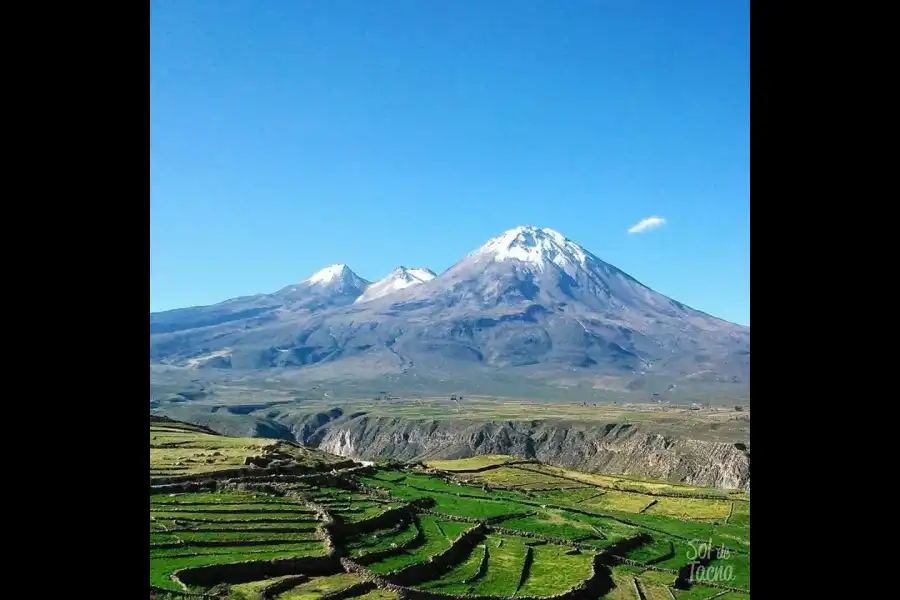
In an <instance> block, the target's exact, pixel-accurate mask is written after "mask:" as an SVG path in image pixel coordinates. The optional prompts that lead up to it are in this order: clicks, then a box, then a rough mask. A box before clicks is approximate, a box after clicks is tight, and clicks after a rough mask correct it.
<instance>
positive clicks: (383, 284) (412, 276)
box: [355, 267, 436, 304]
mask: <svg viewBox="0 0 900 600" xmlns="http://www.w3.org/2000/svg"><path fill="white" fill-rule="evenodd" d="M435 277H436V275H435V274H434V271H431V270H430V269H420V268H413V269H407V268H406V267H397V268H396V269H394V270H393V271H391V273H390V275H388V276H387V277H385V278H384V279H381V280H380V281H376V282H375V283H373V284H372V285H370V286H369V287H367V288H366V291H365V292H364V293H363V294H362V296H360V297H359V298H357V299H356V302H355V304H359V303H361V302H368V301H370V300H374V299H376V298H381V297H383V296H387V295H388V294H392V293H394V292H397V291H400V290H402V289H406V288H408V287H411V286H414V285H421V284H423V283H425V282H427V281H431V280H432V279H434V278H435Z"/></svg>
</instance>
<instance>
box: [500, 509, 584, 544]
mask: <svg viewBox="0 0 900 600" xmlns="http://www.w3.org/2000/svg"><path fill="white" fill-rule="evenodd" d="M497 526H499V527H506V528H507V529H516V530H518V531H525V532H529V533H537V534H540V535H545V536H547V537H554V538H564V539H574V538H580V537H584V536H587V535H594V534H595V533H596V531H595V530H594V529H592V528H591V526H590V524H588V523H586V522H584V521H583V520H580V519H578V518H576V516H575V515H572V514H570V513H565V512H563V511H559V510H540V509H539V510H538V514H537V515H535V516H533V517H520V518H517V519H508V520H505V521H501V522H499V523H497Z"/></svg>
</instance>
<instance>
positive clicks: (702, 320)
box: [150, 227, 750, 390]
mask: <svg viewBox="0 0 900 600" xmlns="http://www.w3.org/2000/svg"><path fill="white" fill-rule="evenodd" d="M150 359H151V363H153V362H156V363H164V364H168V365H174V366H182V367H186V368H215V369H232V370H249V369H272V368H280V367H288V368H291V369H294V370H297V369H301V370H302V372H303V373H305V374H307V376H308V377H310V378H320V379H327V378H333V377H340V378H343V379H353V378H357V379H367V378H373V377H382V376H385V375H387V374H410V373H411V374H413V375H416V374H418V375H420V376H422V377H428V376H433V375H435V374H440V375H441V376H442V377H443V376H445V375H446V376H447V377H457V376H460V377H462V376H466V375H471V376H476V374H478V375H477V376H482V375H483V376H486V377H490V374H491V373H492V372H501V371H502V372H515V371H518V372H520V373H521V375H522V378H523V379H528V378H531V379H537V380H541V381H544V382H546V381H554V382H559V383H560V384H574V383H578V384H581V385H588V386H591V387H606V388H610V389H614V390H634V389H640V388H641V386H642V385H644V382H645V381H646V380H654V381H656V382H657V383H656V385H657V387H658V386H660V385H664V386H669V387H670V388H671V387H674V386H682V387H687V386H692V385H698V384H701V383H703V382H714V383H716V384H717V385H721V384H728V385H733V386H735V388H736V389H737V388H741V389H742V390H746V389H747V387H748V385H749V376H750V330H749V328H748V327H743V326H740V325H736V324H733V323H729V322H726V321H723V320H721V319H717V318H715V317H713V316H711V315H708V314H705V313H702V312H700V311H697V310H695V309H692V308H690V307H688V306H685V305H683V304H681V303H679V302H677V301H675V300H672V299H670V298H667V297H666V296H664V295H662V294H659V293H657V292H655V291H653V290H652V289H650V288H648V287H647V286H645V285H643V284H641V283H640V282H639V281H637V280H636V279H634V278H633V277H631V276H630V275H628V274H626V273H624V272H623V271H621V270H619V269H617V268H616V267H614V266H612V265H610V264H607V263H605V262H603V261H602V260H600V259H599V258H597V257H596V256H594V255H593V254H591V253H590V252H589V251H587V250H586V249H584V248H583V247H582V246H580V245H579V244H577V243H576V242H574V241H572V240H569V239H568V238H566V237H565V236H563V235H562V234H560V233H558V232H556V231H553V230H550V229H539V228H535V227H517V228H514V229H511V230H509V231H507V232H504V233H503V234H502V235H500V236H498V237H496V238H494V239H492V240H490V241H488V242H487V243H486V244H484V245H483V246H481V247H480V248H478V249H476V250H475V251H473V252H471V253H470V254H469V255H468V256H466V257H464V258H463V259H462V260H461V261H459V262H458V263H457V264H455V265H454V266H453V267H451V268H450V269H448V270H447V271H445V272H443V273H441V274H440V275H438V276H433V273H431V272H430V271H427V270H423V269H405V268H402V267H401V268H400V269H397V270H396V271H394V272H393V273H392V274H391V275H389V276H388V277H387V278H385V279H383V280H381V281H379V282H376V283H374V284H371V283H369V282H368V281H366V280H364V279H362V278H361V277H359V276H358V275H356V274H355V273H353V271H351V270H350V269H349V268H348V267H347V266H345V265H335V266H332V267H328V268H327V269H324V270H323V271H320V272H319V273H317V274H316V275H314V276H313V277H311V278H309V279H307V280H306V281H304V282H302V283H300V284H298V285H295V286H289V287H287V288H284V289H283V290H280V291H278V292H276V293H274V294H269V295H259V296H253V297H249V298H239V299H235V300H229V301H227V302H224V303H221V304H218V305H214V306H209V307H197V308H191V309H183V310H179V311H169V312H166V313H157V314H151V315H150ZM511 370H512V371H511ZM663 389H664V388H663Z"/></svg>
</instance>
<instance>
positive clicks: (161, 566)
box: [150, 544, 324, 590]
mask: <svg viewBox="0 0 900 600" xmlns="http://www.w3.org/2000/svg"><path fill="white" fill-rule="evenodd" d="M317 550H318V551H319V552H320V553H324V549H323V548H322V546H321V544H320V545H319V547H318V548H317ZM316 555H317V554H315V553H313V552H310V551H309V550H305V549H303V550H302V549H299V548H283V549H281V550H276V551H269V552H258V553H253V554H250V553H240V552H234V553H229V554H198V555H194V556H170V557H166V556H157V555H154V553H153V552H152V551H151V553H150V585H154V586H156V587H160V588H163V589H168V590H181V589H182V588H181V586H180V585H178V584H177V583H175V582H174V581H173V580H172V579H171V577H170V576H171V575H172V573H174V572H175V571H177V570H179V569H184V568H188V567H199V566H203V565H215V564H227V563H234V562H243V561H247V560H271V559H273V558H291V557H296V556H316Z"/></svg>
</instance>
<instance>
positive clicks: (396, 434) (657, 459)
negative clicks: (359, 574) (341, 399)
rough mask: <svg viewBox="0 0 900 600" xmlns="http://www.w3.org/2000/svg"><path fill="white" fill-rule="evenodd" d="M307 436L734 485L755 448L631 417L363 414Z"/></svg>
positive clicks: (401, 454) (359, 450)
mask: <svg viewBox="0 0 900 600" xmlns="http://www.w3.org/2000/svg"><path fill="white" fill-rule="evenodd" d="M307 441H308V442H312V443H316V445H317V447H318V448H319V449H320V450H323V451H325V452H329V453H331V454H337V455H339V456H346V457H348V458H354V459H362V460H377V459H386V458H393V459H396V460H401V461H413V460H424V459H450V458H467V457H470V456H475V455H479V454H508V455H512V456H519V457H522V458H536V459H537V460H539V461H541V462H543V463H547V464H551V465H556V466H561V467H569V468H572V469H575V470H577V471H584V472H587V473H619V474H628V475H637V476H641V477H649V478H653V479H665V480H671V481H680V482H684V483H689V484H692V485H700V486H704V487H718V488H729V489H749V486H750V453H749V451H748V450H746V449H745V447H743V446H742V445H740V444H738V445H735V444H725V443H719V442H707V441H699V440H683V439H682V440H679V439H673V438H669V437H665V436H662V435H659V434H655V433H650V432H647V431H646V430H644V428H642V427H640V426H635V425H629V424H608V425H594V426H577V425H560V424H551V423H544V422H541V421H537V422H535V421H529V422H522V421H505V422H489V423H482V424H469V423H458V422H456V423H454V422H444V421H403V420H400V419H393V418H390V417H370V416H367V415H361V416H357V417H355V418H351V419H348V420H346V421H343V422H339V423H334V424H332V425H330V426H326V427H324V428H321V429H318V430H316V432H315V433H314V434H313V435H312V436H310V439H308V440H307Z"/></svg>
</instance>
